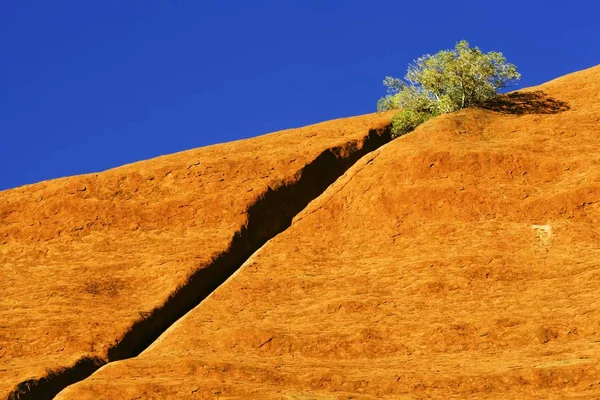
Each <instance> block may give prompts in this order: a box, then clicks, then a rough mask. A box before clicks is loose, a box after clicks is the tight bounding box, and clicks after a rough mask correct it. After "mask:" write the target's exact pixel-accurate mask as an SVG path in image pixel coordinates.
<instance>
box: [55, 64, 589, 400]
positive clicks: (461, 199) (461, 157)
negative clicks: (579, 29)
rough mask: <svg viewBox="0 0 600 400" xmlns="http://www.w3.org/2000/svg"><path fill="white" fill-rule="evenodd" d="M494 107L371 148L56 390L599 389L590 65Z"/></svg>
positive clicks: (451, 392) (208, 393) (227, 393)
mask: <svg viewBox="0 0 600 400" xmlns="http://www.w3.org/2000/svg"><path fill="white" fill-rule="evenodd" d="M540 90H542V91H543V92H544V94H541V93H539V92H538V91H540ZM489 108H491V109H469V110H463V111H462V112H458V113H454V114H450V115H445V116H442V117H440V118H436V119H435V120H432V121H429V122H428V123H426V124H424V125H423V126H421V127H420V128H418V129H417V130H416V131H415V132H413V133H411V134H408V135H406V136H404V137H402V138H400V139H398V140H394V141H392V142H391V143H389V144H387V145H385V146H383V147H382V148H380V149H379V150H377V151H375V152H373V153H371V154H369V155H367V156H366V157H364V158H363V159H362V160H360V161H359V162H358V163H357V164H356V165H355V166H353V167H352V168H351V169H350V170H349V171H348V172H347V173H346V174H345V175H344V176H343V177H342V178H340V179H339V180H338V181H336V182H335V184H333V185H332V186H331V187H330V188H329V189H328V190H327V191H326V192H325V193H324V194H323V195H322V196H320V197H319V198H318V199H316V200H315V201H313V202H312V203H311V204H310V205H309V206H308V207H307V208H306V209H305V210H304V211H303V212H302V213H301V214H300V215H299V216H297V217H296V218H295V220H294V223H293V224H292V226H291V227H290V228H288V229H287V230H286V231H284V232H283V233H281V234H280V235H278V236H276V237H275V238H274V239H272V240H271V241H269V242H268V243H267V244H266V245H265V246H263V247H262V248H261V249H260V251H258V252H257V253H255V254H254V255H253V256H252V257H251V258H250V259H248V261H247V262H246V263H245V264H244V266H243V267H242V268H241V269H240V270H238V272H237V273H236V274H235V275H233V277H231V278H230V279H229V280H228V281H227V282H226V283H224V284H223V285H221V286H220V287H219V288H218V289H217V290H216V292H215V293H213V294H212V295H210V296H209V297H208V298H207V299H206V300H205V301H203V302H202V303H201V304H200V305H199V306H198V307H196V308H194V309H193V310H192V311H191V312H190V313H188V314H187V315H186V316H185V317H183V318H182V319H181V320H179V321H178V322H177V323H175V324H174V325H173V326H172V327H171V328H170V329H169V330H168V331H167V332H166V333H165V334H164V335H162V336H161V337H160V338H159V339H158V340H157V341H156V342H155V343H153V344H152V346H150V347H149V348H148V349H147V350H146V351H144V352H143V353H142V354H141V355H139V356H138V357H135V358H132V359H129V360H125V361H120V362H116V363H111V364H109V365H106V366H104V367H103V368H101V369H100V370H99V371H97V372H96V373H95V374H93V375H91V376H90V377H89V378H88V379H86V380H84V381H81V382H79V383H78V384H75V385H73V386H71V387H69V388H67V389H66V390H64V391H63V392H61V394H59V396H58V397H57V398H58V399H61V400H66V399H99V398H106V399H114V398H123V399H137V398H152V399H166V398H190V399H193V398H223V399H231V398H256V399H350V398H352V399H376V398H377V399H379V398H389V399H397V398H440V399H446V398H456V397H461V398H486V399H487V398H497V399H507V398H564V397H565V396H576V397H578V398H580V397H581V398H597V397H599V396H600V384H599V378H598V377H599V376H600V364H599V360H600V323H599V321H600V290H598V286H599V282H600V281H599V279H600V67H595V68H591V69H589V70H585V71H581V72H578V73H575V74H571V75H568V76H565V77H562V78H560V79H557V80H555V81H551V82H549V83H547V84H544V85H542V86H540V87H537V88H531V89H528V90H524V91H522V92H520V93H517V94H514V95H511V96H506V97H504V99H503V100H502V101H497V102H495V103H494V104H490V105H489Z"/></svg>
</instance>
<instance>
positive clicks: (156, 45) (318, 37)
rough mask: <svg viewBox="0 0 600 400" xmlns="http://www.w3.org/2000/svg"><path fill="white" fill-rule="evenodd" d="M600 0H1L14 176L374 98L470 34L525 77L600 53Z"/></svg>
mask: <svg viewBox="0 0 600 400" xmlns="http://www.w3.org/2000/svg"><path fill="white" fill-rule="evenodd" d="M598 15H600V2H598V1H597V0H589V1H577V0H573V1H569V2H564V1H560V2H559V1H554V0H550V1H541V0H537V1H527V0H519V1H513V0H507V1H501V2H497V1H494V2H492V1H489V2H488V1H482V0H477V1H475V0H473V1H459V0H456V1H437V0H430V1H421V2H417V1H415V2H404V1H397V0H396V1H387V0H384V1H377V0H372V1H365V0H363V1H354V0H344V1H342V0H337V1H327V0H297V1H292V0H272V1H260V0H253V1H245V0H244V1H242V0H229V1H226V0H198V1H195V0H194V1H193V0H190V1H183V0H179V1H178V0H161V1H152V0H116V1H106V0H102V1H93V0H85V1H81V0H76V1H66V0H60V1H27V0H23V1H17V0H4V1H2V2H0V76H1V78H0V138H1V141H0V190H1V189H6V188H10V187H15V186H19V185H23V184H26V183H33V182H37V181H40V180H45V179H49V178H55V177H60V176H66V175H73V174H80V173H87V172H97V171H101V170H105V169H108V168H112V167H115V166H118V165H122V164H125V163H129V162H133V161H137V160H142V159H147V158H151V157H154V156H158V155H161V154H166V153H172V152H176V151H180V150H185V149H189V148H194V147H198V146H204V145H207V144H212V143H217V142H224V141H230V140H234V139H239V138H246V137H251V136H256V135H260V134H263V133H268V132H272V131H276V130H280V129H285V128H291V127H297V126H302V125H307V124H311V123H315V122H319V121H323V120H328V119H332V118H339V117H346V116H351V115H357V114H364V113H369V112H373V111H374V110H375V105H376V101H377V99H378V98H379V97H380V96H381V95H383V94H384V92H385V91H384V87H383V86H382V84H381V81H382V79H383V78H384V77H385V76H386V75H393V76H399V77H401V76H403V75H404V73H405V71H406V66H407V64H408V63H409V62H410V61H412V60H413V59H414V58H416V57H419V56H421V55H422V54H424V53H434V52H436V51H438V50H440V49H444V48H451V47H453V46H454V44H455V42H456V41H458V40H460V39H467V40H468V41H469V42H470V43H471V45H477V46H479V47H480V48H481V49H482V50H484V51H490V50H497V51H501V52H503V53H504V55H505V56H506V57H507V59H508V60H509V61H510V62H513V63H515V64H516V65H517V66H518V67H519V69H520V72H521V73H522V75H523V79H522V83H521V85H520V86H530V85H534V84H538V83H541V82H544V81H547V80H549V79H552V78H555V77H558V76H560V75H563V74H566V73H569V72H572V71H576V70H580V69H583V68H587V67H590V66H593V65H596V64H600V22H599V20H598Z"/></svg>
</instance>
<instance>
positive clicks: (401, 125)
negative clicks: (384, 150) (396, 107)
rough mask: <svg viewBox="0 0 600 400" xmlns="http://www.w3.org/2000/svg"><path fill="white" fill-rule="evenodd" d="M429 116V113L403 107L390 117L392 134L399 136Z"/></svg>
mask: <svg viewBox="0 0 600 400" xmlns="http://www.w3.org/2000/svg"><path fill="white" fill-rule="evenodd" d="M431 117H432V114H430V113H426V112H418V111H413V110H410V109H403V110H402V111H400V112H399V113H398V114H396V115H394V116H393V117H392V136H394V137H399V136H402V135H404V134H406V133H408V132H411V131H413V130H414V129H415V128H416V127H417V126H419V125H421V124H422V123H423V122H425V121H427V120H428V119H429V118H431Z"/></svg>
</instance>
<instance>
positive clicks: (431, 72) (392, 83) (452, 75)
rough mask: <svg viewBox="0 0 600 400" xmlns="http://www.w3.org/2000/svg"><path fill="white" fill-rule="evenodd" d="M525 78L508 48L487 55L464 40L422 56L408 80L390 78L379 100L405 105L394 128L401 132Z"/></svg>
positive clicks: (381, 105) (388, 106) (382, 107)
mask: <svg viewBox="0 0 600 400" xmlns="http://www.w3.org/2000/svg"><path fill="white" fill-rule="evenodd" d="M520 77H521V75H520V74H519V73H518V72H517V67H515V66H514V65H513V64H510V63H507V62H506V59H505V58H504V56H503V55H502V53H499V52H494V51H492V52H489V53H485V54H484V53H482V52H481V50H479V48H477V47H473V48H471V47H469V43H468V42H467V41H465V40H462V41H460V42H458V43H457V44H456V47H455V48H454V49H453V50H442V51H439V52H437V53H436V54H434V55H429V54H426V55H424V56H422V57H420V58H418V59H416V60H415V61H414V62H413V63H412V64H411V65H409V67H408V72H407V73H406V77H405V80H402V79H399V78H393V77H390V76H388V77H386V78H385V79H384V81H383V84H384V85H385V86H386V87H387V92H388V94H387V96H385V97H383V98H381V99H379V101H378V102H377V109H378V110H379V111H386V110H394V109H401V110H403V111H402V112H401V113H400V114H398V115H397V116H394V118H392V132H393V133H394V135H395V136H400V135H403V134H405V133H408V132H410V131H412V130H413V129H414V128H416V127H417V126H418V125H419V124H421V123H423V122H424V121H426V120H427V119H429V118H431V117H434V116H436V115H439V114H444V113H450V112H454V111H457V110H460V109H463V108H467V107H472V106H477V105H480V104H481V103H483V102H484V101H486V100H488V99H490V98H492V97H494V96H495V95H496V94H497V93H498V90H499V89H501V88H504V87H506V86H508V85H510V84H512V83H515V82H517V81H518V80H519V78H520Z"/></svg>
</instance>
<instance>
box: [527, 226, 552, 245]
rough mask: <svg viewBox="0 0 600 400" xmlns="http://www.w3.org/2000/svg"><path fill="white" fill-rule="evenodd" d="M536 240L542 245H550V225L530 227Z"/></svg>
mask: <svg viewBox="0 0 600 400" xmlns="http://www.w3.org/2000/svg"><path fill="white" fill-rule="evenodd" d="M531 227H532V228H533V230H534V231H535V235H536V237H537V239H538V240H539V241H540V242H542V243H543V244H548V243H550V239H551V238H552V227H551V226H550V225H531Z"/></svg>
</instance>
